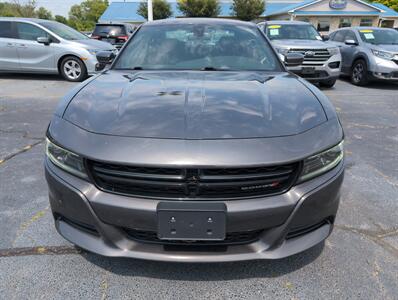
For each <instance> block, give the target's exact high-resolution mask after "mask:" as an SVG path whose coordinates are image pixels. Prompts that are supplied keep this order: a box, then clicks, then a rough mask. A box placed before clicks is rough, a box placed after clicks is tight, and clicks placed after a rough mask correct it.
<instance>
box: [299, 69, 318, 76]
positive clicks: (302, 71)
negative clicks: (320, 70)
mask: <svg viewBox="0 0 398 300" xmlns="http://www.w3.org/2000/svg"><path fill="white" fill-rule="evenodd" d="M301 73H302V74H303V75H311V74H315V68H314V67H304V68H303V69H302V70H301Z"/></svg>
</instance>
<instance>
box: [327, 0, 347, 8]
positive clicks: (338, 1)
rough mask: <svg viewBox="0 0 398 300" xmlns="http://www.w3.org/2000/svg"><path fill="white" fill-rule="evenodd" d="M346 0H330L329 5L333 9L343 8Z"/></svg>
mask: <svg viewBox="0 0 398 300" xmlns="http://www.w3.org/2000/svg"><path fill="white" fill-rule="evenodd" d="M347 2H348V0H330V1H329V6H330V8H333V9H344V8H346V6H347Z"/></svg>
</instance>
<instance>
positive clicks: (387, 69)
mask: <svg viewBox="0 0 398 300" xmlns="http://www.w3.org/2000/svg"><path fill="white" fill-rule="evenodd" d="M369 72H370V75H371V77H372V78H374V79H377V80H386V81H398V61H392V60H387V59H383V58H379V57H376V56H374V62H373V63H371V68H370V70H369Z"/></svg>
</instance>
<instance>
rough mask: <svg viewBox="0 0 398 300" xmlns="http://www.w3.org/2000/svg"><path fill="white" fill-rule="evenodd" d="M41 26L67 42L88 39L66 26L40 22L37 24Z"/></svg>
mask: <svg viewBox="0 0 398 300" xmlns="http://www.w3.org/2000/svg"><path fill="white" fill-rule="evenodd" d="M39 24H40V25H41V26H43V27H45V28H47V29H48V30H50V31H52V32H54V33H55V34H56V35H58V36H60V37H61V38H63V39H65V40H69V41H75V40H87V39H88V37H87V36H86V35H84V34H83V33H80V32H79V31H76V30H74V29H73V28H71V27H69V26H66V25H65V24H62V23H58V22H41V23H39Z"/></svg>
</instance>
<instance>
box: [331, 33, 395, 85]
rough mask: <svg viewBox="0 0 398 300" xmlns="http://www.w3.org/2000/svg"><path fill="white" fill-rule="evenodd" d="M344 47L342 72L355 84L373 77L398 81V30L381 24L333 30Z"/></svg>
mask: <svg viewBox="0 0 398 300" xmlns="http://www.w3.org/2000/svg"><path fill="white" fill-rule="evenodd" d="M330 40H331V41H332V42H333V43H334V44H335V45H337V46H338V47H340V51H341V55H342V57H343V62H342V69H341V71H342V73H343V74H345V75H349V76H350V78H351V82H352V83H353V84H355V85H365V84H367V83H368V82H369V81H371V80H388V81H398V32H397V31H396V30H394V29H388V28H378V27H350V28H343V29H340V30H337V31H335V32H333V33H332V34H331V35H330Z"/></svg>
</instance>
